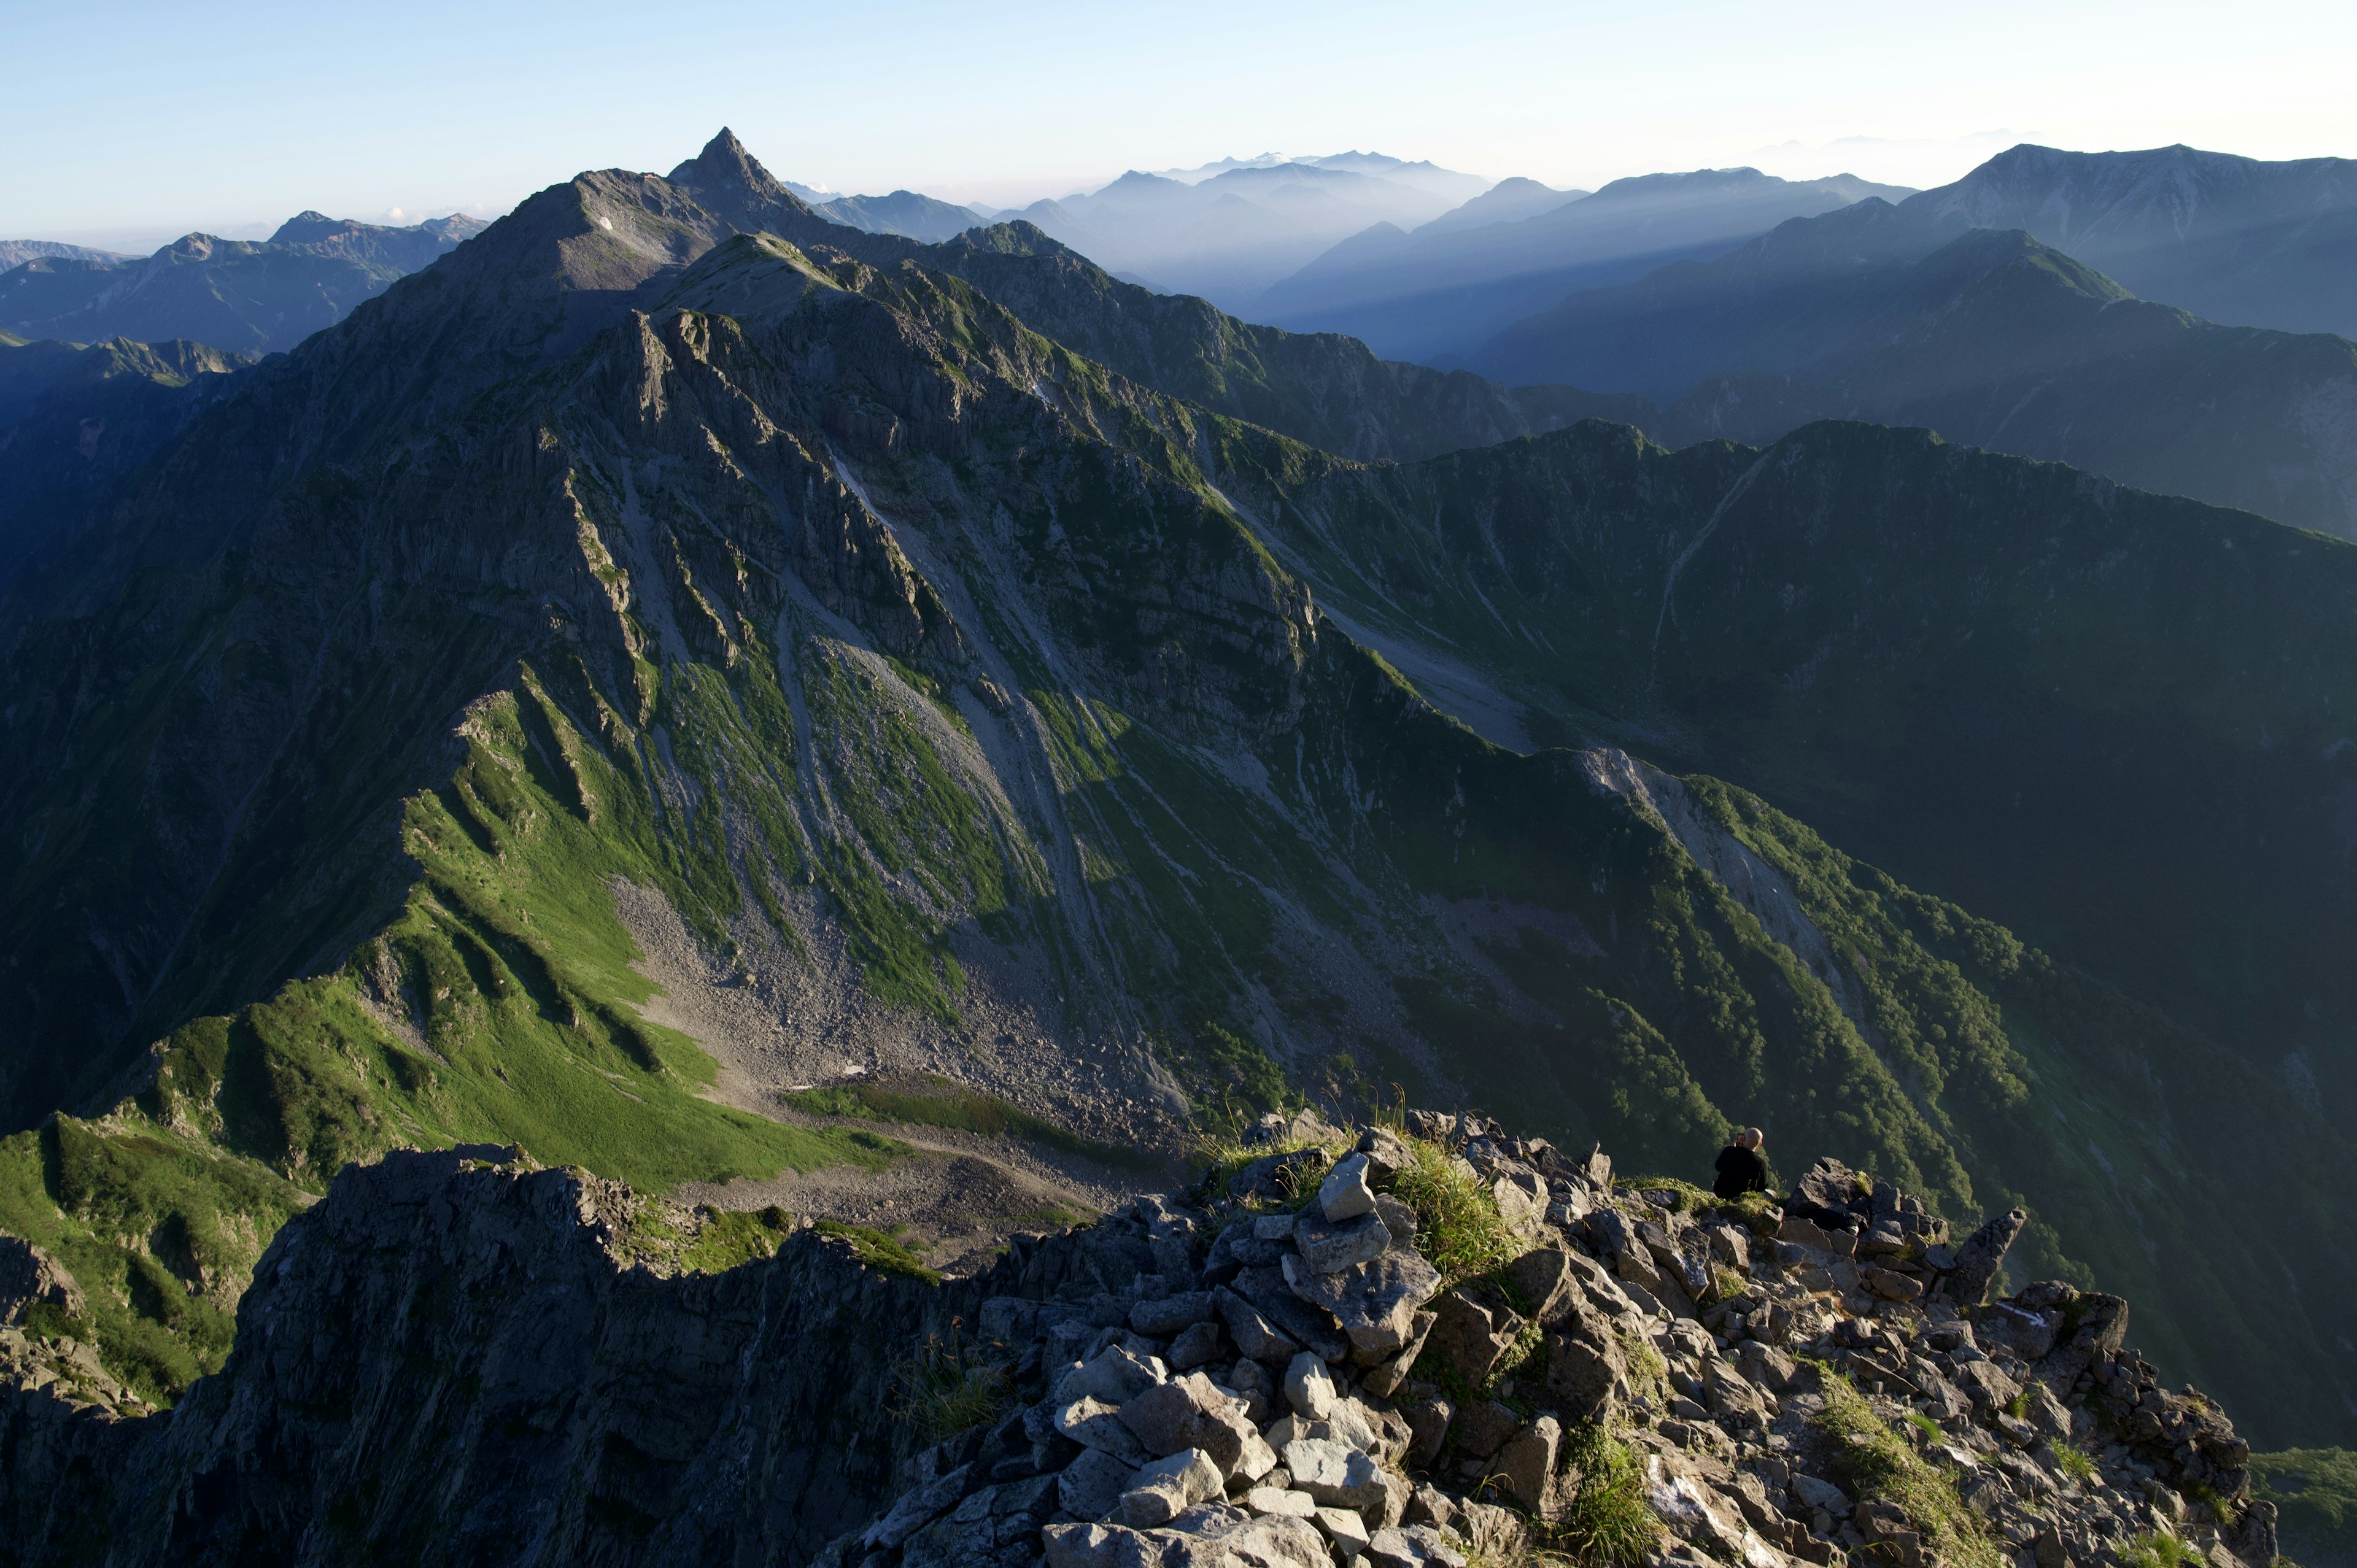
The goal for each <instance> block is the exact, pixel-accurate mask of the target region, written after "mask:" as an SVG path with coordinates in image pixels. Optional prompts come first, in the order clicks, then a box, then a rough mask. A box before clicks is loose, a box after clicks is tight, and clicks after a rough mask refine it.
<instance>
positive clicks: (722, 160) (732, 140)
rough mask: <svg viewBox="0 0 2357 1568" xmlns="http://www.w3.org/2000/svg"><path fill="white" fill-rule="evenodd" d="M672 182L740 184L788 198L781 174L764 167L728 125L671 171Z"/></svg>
mask: <svg viewBox="0 0 2357 1568" xmlns="http://www.w3.org/2000/svg"><path fill="white" fill-rule="evenodd" d="M671 182H672V183H673V185H684V186H687V187H689V188H691V189H694V188H706V187H711V186H737V187H741V188H744V189H746V190H748V191H751V192H752V193H754V194H755V195H757V196H769V197H787V198H788V199H791V195H790V193H789V192H788V191H787V189H786V188H785V187H784V186H783V185H781V184H780V183H779V181H778V177H776V176H775V175H773V174H771V173H770V171H769V170H768V169H765V168H763V167H762V166H761V162H760V160H759V158H756V157H755V156H753V155H752V154H751V153H750V152H748V151H747V150H746V147H745V144H744V143H742V142H740V141H738V140H737V133H736V132H734V131H731V130H730V129H729V128H728V127H727V126H726V125H723V126H721V127H720V134H718V135H716V136H715V137H713V138H712V140H710V141H708V142H706V143H705V144H704V150H703V151H702V152H700V153H698V154H696V155H695V156H694V157H693V158H690V159H689V160H688V161H687V162H685V163H683V164H682V165H680V166H678V167H677V168H675V169H673V170H672V171H671Z"/></svg>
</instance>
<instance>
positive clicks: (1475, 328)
mask: <svg viewBox="0 0 2357 1568" xmlns="http://www.w3.org/2000/svg"><path fill="white" fill-rule="evenodd" d="M1905 194H1907V192H1906V191H1905V190H1904V189H1903V188H1899V187H1892V186H1881V185H1873V184H1870V183H1868V182H1867V181H1865V180H1862V179H1857V178H1855V177H1851V176H1848V175H1838V176H1835V177H1831V178H1827V179H1817V180H1784V179H1778V178H1776V177H1773V176H1771V175H1764V174H1761V173H1760V171H1759V170H1758V169H1749V168H1741V169H1701V170H1696V171H1695V172H1692V173H1687V174H1657V175H1645V176H1642V177H1638V178H1634V179H1622V180H1615V181H1613V182H1612V183H1611V184H1610V185H1608V186H1606V187H1605V188H1603V189H1601V190H1599V191H1598V192H1597V193H1596V194H1595V195H1593V196H1587V197H1582V196H1581V194H1580V193H1579V192H1577V191H1565V192H1560V193H1555V192H1549V191H1547V189H1546V188H1545V187H1544V186H1541V185H1538V184H1537V182H1535V181H1524V180H1518V181H1512V182H1510V183H1509V184H1508V185H1506V186H1501V187H1500V188H1498V189H1497V191H1496V192H1494V193H1492V194H1489V195H1484V196H1483V197H1482V198H1481V199H1480V200H1478V201H1475V202H1471V203H1468V204H1466V206H1464V207H1463V208H1461V209H1458V211H1456V212H1454V213H1451V214H1449V215H1448V216H1447V217H1446V218H1445V219H1444V220H1441V221H1437V222H1431V223H1429V224H1428V225H1427V226H1426V227H1423V228H1420V229H1417V230H1416V231H1415V232H1409V231H1408V229H1409V228H1410V226H1409V225H1405V224H1400V225H1396V226H1394V227H1393V228H1391V229H1389V230H1380V229H1379V230H1372V231H1361V232H1357V233H1354V234H1353V235H1352V236H1351V238H1350V239H1349V240H1347V241H1346V242H1342V243H1340V244H1338V245H1336V246H1335V247H1334V248H1333V249H1331V250H1330V251H1329V252H1326V253H1325V254H1322V255H1320V256H1318V258H1316V259H1315V260H1314V261H1312V262H1310V263H1308V264H1306V265H1305V266H1304V267H1302V269H1301V270H1300V271H1299V272H1297V274H1293V275H1291V276H1289V277H1286V278H1285V279H1284V280H1282V281H1281V282H1277V283H1275V285H1273V286H1271V287H1269V288H1268V289H1267V290H1265V292H1264V293H1263V294H1262V295H1260V296H1259V297H1258V298H1257V299H1255V300H1254V301H1252V302H1251V304H1250V313H1251V315H1252V316H1253V317H1254V318H1255V319H1258V320H1263V321H1268V322H1271V323H1273V324H1275V325H1276V326H1279V327H1285V328H1291V329H1292V330H1294V331H1297V332H1347V333H1350V334H1351V336H1352V337H1355V338H1362V339H1364V340H1365V342H1366V343H1367V344H1368V346H1369V347H1371V348H1372V349H1374V350H1375V351H1376V352H1377V353H1379V354H1383V355H1385V356H1388V357H1392V358H1397V359H1408V360H1424V361H1426V362H1428V363H1442V364H1446V363H1452V362H1458V360H1461V359H1462V358H1464V357H1467V356H1470V355H1471V354H1472V353H1473V352H1474V351H1475V350H1476V349H1478V348H1479V347H1480V344H1481V343H1482V342H1483V340H1484V339H1486V338H1489V337H1491V335H1492V334H1494V333H1496V332H1497V331H1499V330H1500V329H1501V328H1504V327H1505V326H1506V325H1507V324H1509V323H1510V322H1512V321H1514V320H1516V319H1517V318H1519V317H1524V316H1528V315H1530V314H1532V313H1533V312H1534V311H1539V310H1544V309H1545V308H1546V307H1547V306H1550V305H1552V304H1554V303H1555V301H1557V300H1559V299H1561V298H1563V297H1564V296H1565V295H1567V294H1570V293H1572V292H1574V291H1576V290H1579V289H1585V288H1595V287H1598V286H1602V285H1610V284H1620V283H1628V282H1631V281H1633V280H1635V279H1637V278H1640V277H1642V276H1643V275H1644V274H1646V273H1648V272H1650V271H1652V269H1653V268H1655V267H1658V266H1661V265H1662V264H1663V263H1667V262H1673V261H1676V260H1679V259H1682V258H1685V257H1693V256H1713V255H1717V254H1719V253H1720V252H1724V251H1726V250H1727V249H1728V248H1730V247H1732V246H1735V245H1739V244H1741V243H1742V242H1745V241H1746V240H1749V239H1751V238H1753V237H1754V236H1756V235H1760V234H1762V233H1765V232H1767V231H1769V230H1770V229H1773V228H1774V227H1776V225H1778V224H1779V223H1781V222H1784V221H1785V220H1788V219H1792V218H1798V217H1803V216H1813V215H1815V214H1818V213H1823V212H1830V211H1833V210H1835V209H1839V208H1844V207H1847V206H1849V205H1851V204H1852V203H1853V202H1857V201H1859V200H1861V199H1866V198H1868V197H1897V196H1903V195H1905ZM1492 212H1494V214H1495V216H1494V217H1491V213H1492ZM1485 219H1487V220H1486V221H1485ZM1042 226H1043V227H1045V225H1042ZM1051 232H1052V231H1051ZM1074 243H1076V244H1079V245H1080V248H1081V249H1082V250H1086V249H1087V248H1088V247H1087V246H1086V244H1084V243H1081V242H1077V241H1076V242H1074Z"/></svg>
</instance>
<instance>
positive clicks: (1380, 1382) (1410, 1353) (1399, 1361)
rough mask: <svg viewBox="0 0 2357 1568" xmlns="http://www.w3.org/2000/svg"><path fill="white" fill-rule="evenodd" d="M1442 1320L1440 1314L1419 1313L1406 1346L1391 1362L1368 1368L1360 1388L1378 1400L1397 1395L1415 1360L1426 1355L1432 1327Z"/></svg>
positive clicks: (1384, 1361) (1409, 1330)
mask: <svg viewBox="0 0 2357 1568" xmlns="http://www.w3.org/2000/svg"><path fill="white" fill-rule="evenodd" d="M1439 1321H1440V1315H1439V1314H1438V1313H1433V1312H1419V1313H1417V1314H1416V1315H1415V1319H1414V1320H1413V1322H1411V1324H1410V1325H1409V1327H1408V1335H1407V1343H1406V1344H1405V1345H1403V1346H1401V1347H1400V1348H1399V1349H1398V1351H1397V1352H1396V1353H1394V1355H1393V1356H1392V1357H1391V1358H1390V1359H1388V1360H1383V1361H1379V1362H1377V1363H1376V1364H1375V1365H1373V1366H1372V1367H1369V1368H1368V1369H1366V1371H1365V1372H1364V1373H1363V1374H1361V1377H1360V1379H1359V1385H1360V1387H1361V1388H1363V1389H1365V1390H1366V1391H1368V1392H1369V1393H1371V1394H1373V1395H1374V1396H1375V1397H1376V1398H1378V1399H1389V1398H1391V1396H1392V1395H1394V1393H1397V1392H1398V1391H1399V1386H1400V1384H1401V1383H1403V1382H1405V1381H1406V1380H1407V1375H1408V1373H1409V1372H1411V1371H1413V1370H1414V1369H1415V1360H1416V1358H1417V1357H1418V1356H1419V1355H1421V1354H1423V1352H1424V1346H1425V1341H1426V1340H1427V1339H1429V1338H1430V1337H1432V1326H1433V1325H1434V1324H1436V1323H1437V1322H1439Z"/></svg>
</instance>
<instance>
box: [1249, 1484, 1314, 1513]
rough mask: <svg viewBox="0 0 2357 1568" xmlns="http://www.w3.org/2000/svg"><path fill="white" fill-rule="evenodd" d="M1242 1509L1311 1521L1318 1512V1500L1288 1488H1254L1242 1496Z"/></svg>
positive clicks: (1305, 1493) (1306, 1493)
mask: <svg viewBox="0 0 2357 1568" xmlns="http://www.w3.org/2000/svg"><path fill="white" fill-rule="evenodd" d="M1244 1507H1246V1508H1248V1509H1251V1510H1252V1511H1253V1512H1254V1513H1255V1514H1290V1515H1292V1516H1293V1517H1294V1518H1295V1519H1312V1518H1315V1517H1316V1515H1317V1512H1318V1499H1317V1498H1313V1497H1311V1496H1310V1495H1309V1494H1308V1492H1297V1491H1295V1490H1293V1489H1292V1488H1291V1487H1254V1488H1253V1489H1252V1490H1250V1491H1248V1492H1246V1493H1245V1494H1244Z"/></svg>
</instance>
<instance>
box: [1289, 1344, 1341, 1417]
mask: <svg viewBox="0 0 2357 1568" xmlns="http://www.w3.org/2000/svg"><path fill="white" fill-rule="evenodd" d="M1335 1397H1336V1396H1335V1393H1334V1380H1333V1379H1332V1378H1330V1377H1329V1376H1327V1373H1326V1363H1325V1362H1323V1361H1321V1360H1319V1359H1318V1358H1317V1357H1315V1356H1313V1355H1311V1354H1310V1353H1309V1352H1308V1351H1307V1350H1304V1351H1303V1352H1302V1353H1301V1354H1300V1355H1298V1356H1296V1357H1295V1358H1294V1359H1293V1363H1292V1365H1290V1366H1288V1367H1286V1369H1285V1402H1286V1403H1287V1404H1289V1405H1291V1406H1292V1407H1293V1412H1294V1413H1295V1414H1296V1415H1298V1416H1301V1417H1303V1418H1305V1419H1307V1420H1309V1421H1324V1420H1325V1419H1326V1418H1327V1417H1328V1416H1329V1415H1331V1414H1333V1413H1334V1401H1335Z"/></svg>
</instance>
